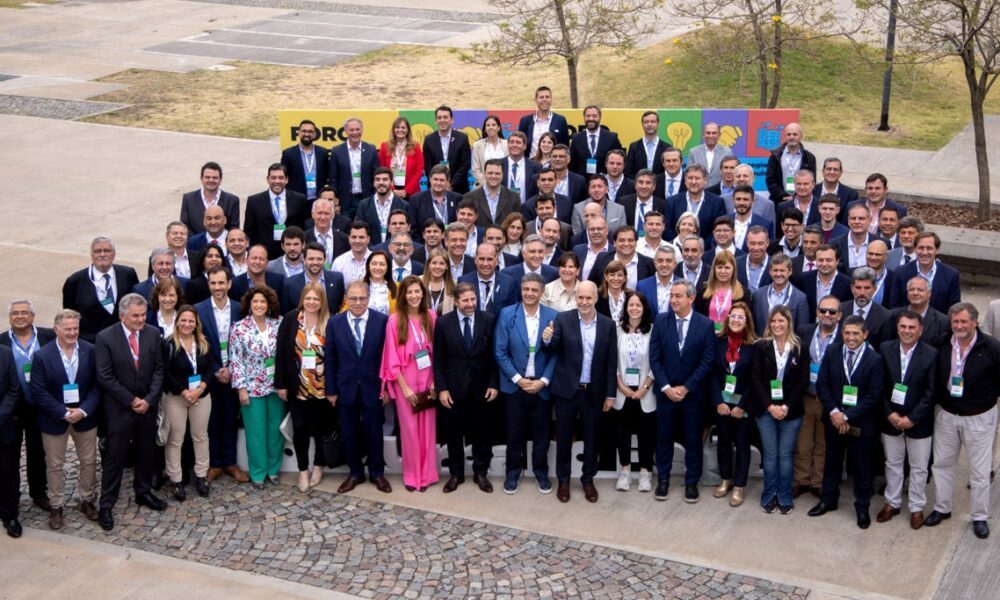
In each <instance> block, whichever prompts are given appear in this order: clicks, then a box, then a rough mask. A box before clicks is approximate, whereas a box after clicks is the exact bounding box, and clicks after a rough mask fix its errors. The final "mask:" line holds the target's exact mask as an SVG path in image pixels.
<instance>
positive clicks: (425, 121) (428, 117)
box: [399, 110, 437, 141]
mask: <svg viewBox="0 0 1000 600" xmlns="http://www.w3.org/2000/svg"><path fill="white" fill-rule="evenodd" d="M399 116H401V117H406V118H407V119H409V120H410V128H411V129H412V130H413V137H414V139H416V140H419V141H423V139H424V137H425V136H427V135H429V134H431V133H434V132H435V131H437V123H435V122H434V111H433V110H401V111H399Z"/></svg>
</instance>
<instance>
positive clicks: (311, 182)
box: [306, 173, 316, 194]
mask: <svg viewBox="0 0 1000 600" xmlns="http://www.w3.org/2000/svg"><path fill="white" fill-rule="evenodd" d="M306 190H308V191H310V192H312V193H314V194H315V193H316V174H315V173H306Z"/></svg>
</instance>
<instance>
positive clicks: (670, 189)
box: [667, 179, 674, 196]
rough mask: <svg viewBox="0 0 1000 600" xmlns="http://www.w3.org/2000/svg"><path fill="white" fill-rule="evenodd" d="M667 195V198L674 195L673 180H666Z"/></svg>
mask: <svg viewBox="0 0 1000 600" xmlns="http://www.w3.org/2000/svg"><path fill="white" fill-rule="evenodd" d="M667 195H668V196H673V195H674V180H673V179H668V180H667Z"/></svg>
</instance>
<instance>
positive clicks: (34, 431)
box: [17, 402, 49, 499]
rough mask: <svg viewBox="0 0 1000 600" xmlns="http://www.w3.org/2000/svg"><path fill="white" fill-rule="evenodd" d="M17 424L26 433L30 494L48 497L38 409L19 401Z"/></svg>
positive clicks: (26, 458)
mask: <svg viewBox="0 0 1000 600" xmlns="http://www.w3.org/2000/svg"><path fill="white" fill-rule="evenodd" d="M17 411H18V415H17V426H18V427H19V428H20V429H21V431H22V432H23V435H24V454H25V462H26V463H27V472H28V495H30V496H31V497H32V498H33V499H46V498H48V497H49V495H48V489H49V485H48V480H47V479H46V475H45V471H46V466H45V448H44V447H43V446H42V432H41V431H40V430H39V429H38V421H36V420H35V419H36V418H37V417H36V414H35V413H36V409H35V407H34V406H31V405H29V404H27V403H25V402H19V403H18V408H17Z"/></svg>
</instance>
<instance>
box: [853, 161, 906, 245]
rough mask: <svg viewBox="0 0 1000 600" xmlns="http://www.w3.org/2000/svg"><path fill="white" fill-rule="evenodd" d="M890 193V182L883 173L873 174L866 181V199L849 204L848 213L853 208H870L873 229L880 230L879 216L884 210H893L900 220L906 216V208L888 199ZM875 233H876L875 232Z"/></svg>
mask: <svg viewBox="0 0 1000 600" xmlns="http://www.w3.org/2000/svg"><path fill="white" fill-rule="evenodd" d="M888 193H889V180H888V179H886V178H885V175H883V174H881V173H872V174H871V175H869V176H868V177H867V178H866V179H865V197H864V198H862V199H855V200H854V201H853V202H850V203H848V204H847V209H848V211H849V210H850V208H851V207H852V206H855V205H861V206H865V207H866V208H868V212H869V214H871V216H872V221H874V223H873V224H872V229H875V230H877V229H878V223H879V215H880V214H881V212H882V209H883V208H893V209H895V210H896V214H897V215H898V216H899V218H900V219H902V218H903V217H905V216H906V212H907V211H906V207H905V206H903V205H902V204H899V203H898V202H893V201H892V200H890V199H889V198H887V197H886V194H888ZM873 233H874V232H873Z"/></svg>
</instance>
